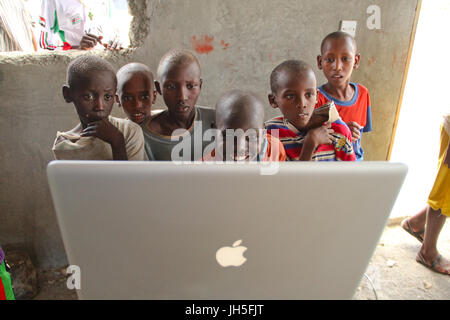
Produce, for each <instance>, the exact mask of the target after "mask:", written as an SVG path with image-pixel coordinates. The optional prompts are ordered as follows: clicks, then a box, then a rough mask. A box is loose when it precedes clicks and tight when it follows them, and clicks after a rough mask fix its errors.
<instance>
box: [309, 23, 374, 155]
mask: <svg viewBox="0 0 450 320" xmlns="http://www.w3.org/2000/svg"><path fill="white" fill-rule="evenodd" d="M320 51H321V54H320V55H319V56H317V65H318V67H319V69H320V70H323V73H324V75H325V77H326V78H327V80H328V82H327V83H325V84H324V85H322V86H320V87H319V94H318V99H317V106H318V107H320V106H321V105H323V104H325V103H326V102H327V101H333V102H334V104H335V105H336V109H337V110H338V112H339V115H340V117H341V118H342V120H343V121H344V122H345V123H346V124H347V125H348V127H349V128H350V130H351V133H352V140H353V149H354V151H355V155H356V160H357V161H361V160H363V155H364V151H363V149H362V148H361V135H362V133H363V132H370V131H372V118H371V110H370V96H369V91H368V90H367V88H365V87H364V86H363V85H361V84H357V83H353V82H350V77H351V75H352V72H353V70H354V69H356V68H358V66H359V60H360V55H359V54H358V53H357V46H356V41H355V39H354V38H353V37H352V36H351V35H349V34H348V33H345V32H341V31H337V32H333V33H330V34H329V35H327V36H326V37H325V38H324V39H323V40H322V44H321V47H320Z"/></svg>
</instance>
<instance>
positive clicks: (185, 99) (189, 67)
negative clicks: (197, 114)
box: [156, 62, 202, 120]
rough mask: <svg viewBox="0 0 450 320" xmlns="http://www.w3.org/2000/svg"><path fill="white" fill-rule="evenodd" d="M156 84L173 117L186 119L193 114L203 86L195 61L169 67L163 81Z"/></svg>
mask: <svg viewBox="0 0 450 320" xmlns="http://www.w3.org/2000/svg"><path fill="white" fill-rule="evenodd" d="M156 84H157V90H158V92H159V93H160V94H161V95H162V96H163V99H164V103H165V104H166V106H167V108H168V110H169V114H170V116H171V117H174V118H175V119H180V120H184V119H187V118H188V117H189V116H190V115H191V114H192V112H193V110H194V106H195V105H196V103H197V99H198V96H199V95H200V91H201V88H202V80H201V79H200V68H199V67H198V65H197V64H196V63H195V62H188V63H184V64H181V65H176V66H172V67H169V70H168V71H167V72H166V74H165V75H164V76H163V77H162V79H161V83H159V82H157V83H156Z"/></svg>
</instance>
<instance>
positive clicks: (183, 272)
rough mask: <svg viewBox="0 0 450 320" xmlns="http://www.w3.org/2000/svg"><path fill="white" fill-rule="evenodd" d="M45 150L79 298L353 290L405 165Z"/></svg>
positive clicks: (326, 294)
mask: <svg viewBox="0 0 450 320" xmlns="http://www.w3.org/2000/svg"><path fill="white" fill-rule="evenodd" d="M263 169H264V168H262V164H258V163H253V164H245V163H242V164H206V163H190V164H176V163H172V162H113V161H110V162H106V161H105V162H103V161H53V162H51V163H50V164H49V165H48V168H47V174H48V181H49V185H50V189H51V194H52V198H53V202H54V206H55V210H56V214H57V217H58V222H59V226H60V229H61V233H62V237H63V241H64V245H65V249H66V252H67V256H68V260H69V262H70V264H71V265H75V266H77V267H79V271H80V272H79V276H80V277H79V279H80V284H81V288H80V289H79V290H77V293H78V296H79V297H80V298H85V299H351V298H352V297H353V295H354V292H355V290H356V288H357V286H358V284H359V282H360V280H361V278H362V276H363V273H364V271H365V270H366V268H367V265H368V263H369V261H370V259H371V257H372V255H373V252H374V250H375V248H376V245H377V243H378V240H379V238H380V236H381V234H382V231H383V229H384V227H385V225H386V222H387V219H388V217H389V214H390V211H391V209H392V207H393V205H394V202H395V199H396V197H397V194H398V192H399V190H400V187H401V185H402V183H403V180H404V177H405V175H406V172H407V168H406V166H405V165H403V164H397V163H387V162H361V163H324V162H322V163H315V162H304V163H300V162H295V163H294V162H291V163H279V164H277V170H275V171H274V172H272V174H267V172H266V173H264V170H263Z"/></svg>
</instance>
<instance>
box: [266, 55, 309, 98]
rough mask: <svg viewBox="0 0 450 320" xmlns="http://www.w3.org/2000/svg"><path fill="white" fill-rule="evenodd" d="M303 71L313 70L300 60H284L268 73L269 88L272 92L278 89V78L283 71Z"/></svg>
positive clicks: (296, 72)
mask: <svg viewBox="0 0 450 320" xmlns="http://www.w3.org/2000/svg"><path fill="white" fill-rule="evenodd" d="M305 71H313V70H312V68H311V66H310V65H309V64H308V63H306V62H305V61H302V60H286V61H283V62H282V63H280V64H279V65H277V66H276V67H275V69H273V71H272V73H271V74H270V89H271V90H272V93H274V94H275V93H276V92H277V91H278V89H280V88H279V85H278V80H279V78H280V75H281V74H283V73H284V72H290V73H295V74H301V73H303V72H305Z"/></svg>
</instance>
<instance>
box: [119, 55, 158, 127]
mask: <svg viewBox="0 0 450 320" xmlns="http://www.w3.org/2000/svg"><path fill="white" fill-rule="evenodd" d="M153 81H154V79H153V73H152V72H151V71H150V68H149V67H147V66H146V65H145V64H142V63H137V62H132V63H128V64H126V65H124V66H123V67H122V68H120V69H119V71H117V95H116V102H117V103H118V104H119V107H123V111H124V112H125V114H126V115H127V117H128V119H130V120H131V121H133V122H134V123H137V124H139V125H142V124H143V123H145V122H146V121H148V120H149V119H150V118H151V108H152V105H153V104H155V101H156V94H157V92H156V90H155V89H154V84H153Z"/></svg>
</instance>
